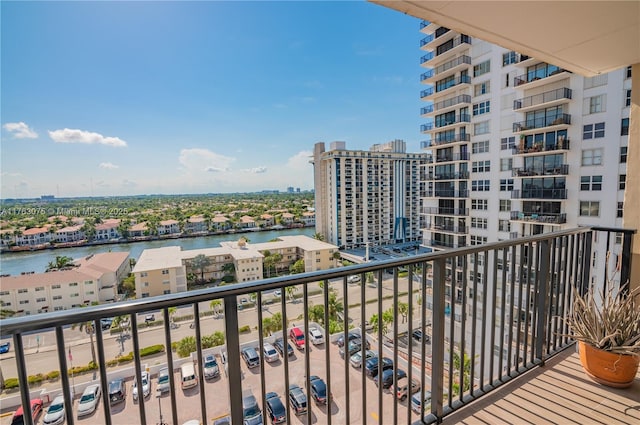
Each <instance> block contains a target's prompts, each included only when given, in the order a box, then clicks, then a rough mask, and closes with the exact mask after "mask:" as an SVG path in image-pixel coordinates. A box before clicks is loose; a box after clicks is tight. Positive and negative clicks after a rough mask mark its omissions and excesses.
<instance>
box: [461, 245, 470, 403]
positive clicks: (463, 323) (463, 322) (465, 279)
mask: <svg viewBox="0 0 640 425" xmlns="http://www.w3.org/2000/svg"><path fill="white" fill-rule="evenodd" d="M461 258H462V282H461V286H462V305H461V308H460V310H461V311H460V353H461V354H462V361H463V363H464V355H465V353H466V347H465V341H466V340H467V334H466V332H467V329H466V328H467V326H466V324H467V286H468V283H469V282H468V280H469V276H468V273H467V256H466V255H464V256H462V257H461ZM469 361H470V362H471V363H473V359H469ZM463 367H464V364H463ZM463 371H464V369H463ZM464 378H465V376H464V373H461V374H460V382H459V385H460V391H459V397H460V401H461V402H462V400H463V399H464ZM467 379H469V380H470V381H469V388H470V389H471V391H473V377H472V376H469V377H468V378H467Z"/></svg>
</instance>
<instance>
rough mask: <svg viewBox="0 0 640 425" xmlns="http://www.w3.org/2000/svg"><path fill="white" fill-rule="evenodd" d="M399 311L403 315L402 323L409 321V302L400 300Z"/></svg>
mask: <svg viewBox="0 0 640 425" xmlns="http://www.w3.org/2000/svg"><path fill="white" fill-rule="evenodd" d="M398 313H399V314H400V315H401V316H402V323H405V322H406V321H407V314H409V304H407V303H403V302H399V303H398Z"/></svg>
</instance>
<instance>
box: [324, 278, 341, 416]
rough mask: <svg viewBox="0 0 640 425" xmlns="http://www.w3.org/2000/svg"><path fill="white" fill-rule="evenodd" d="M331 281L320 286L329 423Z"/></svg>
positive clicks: (331, 400)
mask: <svg viewBox="0 0 640 425" xmlns="http://www.w3.org/2000/svg"><path fill="white" fill-rule="evenodd" d="M330 285H331V282H330V281H329V280H328V279H325V280H324V287H323V288H322V295H323V299H324V306H325V308H324V362H325V371H326V373H327V423H328V424H329V425H331V416H332V415H331V407H332V405H333V396H332V394H333V393H332V392H331V356H330V355H329V353H330V351H331V350H329V344H330V343H331V341H330V340H329V335H331V334H330V333H329V308H328V306H329V291H330V290H331V286H330ZM346 307H347V306H345V305H344V304H343V307H342V310H343V311H344V310H346Z"/></svg>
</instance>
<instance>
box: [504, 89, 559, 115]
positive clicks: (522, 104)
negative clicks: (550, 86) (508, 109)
mask: <svg viewBox="0 0 640 425" xmlns="http://www.w3.org/2000/svg"><path fill="white" fill-rule="evenodd" d="M571 94H572V92H571V89H570V88H567V87H563V88H561V89H556V90H551V91H547V92H544V93H540V94H536V95H533V96H527V97H523V98H522V99H516V100H514V101H513V110H514V111H517V110H519V109H522V108H529V107H531V106H535V105H541V104H543V103H548V102H553V101H555V100H560V99H571Z"/></svg>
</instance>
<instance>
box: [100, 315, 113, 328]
mask: <svg viewBox="0 0 640 425" xmlns="http://www.w3.org/2000/svg"><path fill="white" fill-rule="evenodd" d="M112 324H113V317H105V318H104V319H100V327H101V328H102V330H103V331H106V330H109V329H111V325H112Z"/></svg>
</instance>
